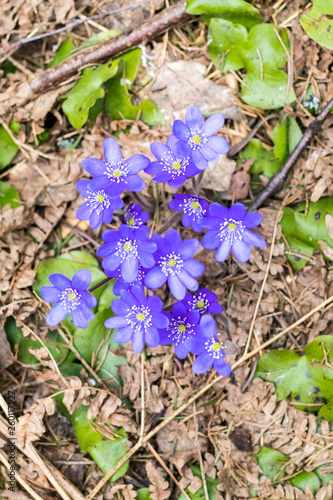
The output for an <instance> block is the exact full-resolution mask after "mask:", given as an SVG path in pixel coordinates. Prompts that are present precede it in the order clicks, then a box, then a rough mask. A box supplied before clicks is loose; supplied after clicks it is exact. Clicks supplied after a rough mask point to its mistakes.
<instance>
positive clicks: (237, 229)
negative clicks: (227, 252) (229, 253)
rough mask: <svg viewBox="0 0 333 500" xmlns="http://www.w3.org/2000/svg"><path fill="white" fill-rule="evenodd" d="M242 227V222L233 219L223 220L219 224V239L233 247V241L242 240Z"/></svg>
mask: <svg viewBox="0 0 333 500" xmlns="http://www.w3.org/2000/svg"><path fill="white" fill-rule="evenodd" d="M244 230H245V228H244V226H243V223H242V221H239V220H234V219H225V220H224V221H223V222H222V223H221V224H220V235H219V236H220V239H221V240H224V239H226V240H228V241H230V243H231V245H233V243H234V241H235V240H241V239H242V238H243V233H244Z"/></svg>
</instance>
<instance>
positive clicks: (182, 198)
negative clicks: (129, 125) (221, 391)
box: [41, 106, 265, 376]
mask: <svg viewBox="0 0 333 500" xmlns="http://www.w3.org/2000/svg"><path fill="white" fill-rule="evenodd" d="M223 124H224V118H223V116H222V115H221V114H220V113H215V114H213V115H211V116H210V117H209V118H208V119H207V120H206V121H204V119H203V116H202V113H201V111H200V110H199V108H197V107H196V106H190V107H189V108H188V109H187V111H186V113H185V123H184V122H182V121H181V120H175V122H174V124H173V129H172V130H173V135H171V136H170V137H169V138H168V139H167V141H166V144H163V143H161V142H154V143H153V144H151V152H152V153H153V155H154V156H155V158H156V161H150V159H149V158H147V157H146V156H143V155H141V154H135V155H133V156H131V157H130V158H128V159H126V160H124V159H123V156H122V153H121V150H120V148H119V146H118V144H117V142H116V141H115V139H113V138H107V139H105V140H104V144H103V150H104V160H99V159H97V158H88V159H86V160H84V161H83V163H82V166H83V168H84V169H85V170H86V172H88V174H90V175H91V176H92V178H91V179H89V180H88V179H83V180H79V181H78V183H77V189H78V191H79V193H80V194H81V195H82V196H83V197H84V198H85V199H86V201H85V202H84V203H83V204H82V205H81V206H80V208H79V209H78V211H77V218H78V219H79V220H89V224H90V227H91V228H92V229H97V228H98V227H99V226H100V225H101V224H102V223H104V224H110V223H111V222H112V220H113V216H114V211H119V210H121V209H122V208H123V206H124V199H123V198H124V196H125V193H124V191H125V190H126V191H127V192H137V191H142V190H143V188H144V187H145V183H144V181H143V179H142V178H141V177H140V176H139V175H138V174H139V173H140V172H141V171H144V172H145V173H146V174H151V175H153V176H154V179H153V180H154V181H155V182H157V183H164V182H167V183H168V184H169V186H171V187H172V188H180V187H181V186H182V185H183V184H184V183H185V181H186V179H187V178H189V177H193V176H195V175H198V174H202V172H203V171H204V170H205V169H206V168H207V166H208V162H216V161H218V159H219V155H220V154H226V153H227V152H228V150H229V146H228V143H227V141H226V140H225V139H224V138H222V137H220V136H217V135H215V134H216V133H217V132H218V131H219V129H220V128H221V127H222V126H223ZM196 185H197V183H196V184H193V187H195V186H196ZM191 193H193V194H191ZM169 207H170V208H171V209H172V210H174V211H178V212H182V224H183V226H184V227H186V228H192V229H193V230H194V231H195V232H196V233H201V232H202V231H203V230H204V229H206V230H207V232H206V234H204V235H203V237H202V239H201V245H202V247H203V248H204V249H207V250H212V249H216V254H215V256H216V260H217V261H218V262H222V261H224V260H226V259H227V257H228V255H229V253H230V251H231V252H232V253H233V255H234V256H235V257H236V259H238V261H240V262H246V261H247V260H248V259H249V258H250V252H251V249H250V246H251V245H252V246H256V247H263V246H265V241H264V240H263V239H262V238H261V237H260V236H259V235H258V234H256V233H254V232H252V231H250V229H253V228H255V227H256V226H258V225H259V224H260V222H261V221H262V216H261V215H260V214H258V213H247V212H246V207H245V206H244V205H242V204H241V203H236V204H234V205H233V206H231V207H230V208H226V207H224V206H222V205H221V204H219V203H210V202H209V200H206V199H204V198H200V197H199V196H198V195H197V193H196V191H195V190H194V189H193V190H191V191H190V192H187V193H186V192H185V193H177V194H175V195H174V197H173V199H172V200H171V201H170V203H169ZM117 215H118V217H120V218H121V220H122V221H123V222H122V223H121V224H120V226H119V227H118V229H117V230H115V229H110V228H109V229H106V230H104V232H103V233H102V238H103V241H104V243H103V244H102V245H101V246H100V247H99V248H98V250H97V255H98V257H101V258H102V259H103V260H102V266H103V269H104V271H105V274H106V275H107V276H108V277H110V278H114V279H115V283H114V285H113V292H114V293H115V294H116V295H117V296H118V297H120V298H119V299H115V300H113V301H112V304H111V309H112V311H113V313H114V316H112V317H110V318H109V319H107V320H106V321H105V326H106V327H107V328H111V329H115V330H116V331H115V333H114V340H115V342H118V343H124V342H129V341H131V342H132V349H133V351H134V352H135V353H140V352H142V350H143V349H144V345H145V344H147V345H148V346H150V347H156V346H158V345H171V344H173V346H174V351H175V354H176V356H177V357H178V358H179V359H185V358H186V357H187V356H188V355H189V354H190V353H192V354H194V355H196V359H195V361H194V363H193V371H194V373H197V374H201V373H205V372H206V371H207V370H209V369H210V368H211V367H212V366H213V367H214V369H215V370H216V371H217V372H218V373H219V374H220V375H222V376H228V375H230V372H231V367H230V366H229V365H228V364H227V363H226V361H225V359H224V358H225V355H227V354H235V352H236V348H235V346H234V344H233V343H232V342H230V341H227V340H222V339H221V338H220V337H221V334H220V333H219V332H218V331H217V327H216V323H215V320H214V319H213V317H212V316H211V314H220V313H221V312H222V306H221V304H219V303H218V296H217V295H216V294H215V293H213V292H211V291H209V290H208V289H207V288H201V289H199V283H198V280H197V278H199V277H200V276H201V275H202V274H203V273H204V271H205V266H204V265H203V264H202V263H201V262H199V260H197V258H195V254H196V252H197V250H198V248H199V245H200V243H199V240H198V239H196V238H193V239H185V240H183V239H182V237H181V235H180V233H179V231H177V230H175V229H169V230H167V231H166V232H165V234H164V236H163V233H162V234H152V235H151V234H150V231H151V230H150V228H149V227H148V225H147V222H148V220H149V214H148V213H147V212H143V211H142V209H141V206H140V204H138V203H136V204H134V203H130V204H129V205H128V207H127V209H126V210H125V213H123V212H120V213H119V212H118V214H117ZM170 226H171V223H170ZM49 279H50V282H51V284H52V285H53V286H44V287H42V288H41V295H42V297H43V299H44V300H46V301H48V302H51V303H54V305H53V307H52V309H51V311H50V312H49V314H48V316H47V318H46V320H47V323H48V324H49V325H51V326H54V325H57V324H58V323H60V322H61V321H62V320H64V319H65V318H66V316H67V314H69V313H70V314H71V316H72V321H73V323H74V325H75V326H76V327H77V328H86V327H87V325H88V321H89V320H92V319H93V318H94V313H93V311H92V309H93V308H94V307H95V306H96V305H97V301H96V298H95V297H94V296H93V295H92V294H91V293H89V291H88V287H89V284H90V281H91V275H90V272H89V271H87V270H81V271H78V272H77V273H76V274H75V275H74V276H73V278H72V280H70V279H69V278H67V277H65V276H62V275H60V274H51V275H50V277H49ZM165 284H167V285H168V288H169V290H170V294H171V295H172V296H173V297H174V299H176V302H175V303H174V304H173V306H172V311H171V312H169V311H170V309H169V310H168V311H164V310H163V302H162V300H161V299H160V298H159V297H158V296H157V295H153V294H152V293H151V292H150V290H157V289H159V288H160V287H162V286H163V285H165ZM94 289H95V287H94V288H93V289H92V290H94ZM189 292H193V294H191V293H189Z"/></svg>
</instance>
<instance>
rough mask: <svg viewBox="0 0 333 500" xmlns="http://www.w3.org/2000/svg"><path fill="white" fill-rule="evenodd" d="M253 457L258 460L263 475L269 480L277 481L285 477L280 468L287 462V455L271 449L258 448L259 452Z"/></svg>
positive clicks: (283, 471) (283, 470)
mask: <svg viewBox="0 0 333 500" xmlns="http://www.w3.org/2000/svg"><path fill="white" fill-rule="evenodd" d="M254 456H255V457H256V459H257V460H258V464H259V465H260V468H261V470H262V472H263V474H265V476H266V477H268V478H269V479H272V480H273V479H274V480H279V479H281V478H282V477H283V476H284V475H285V469H282V468H283V466H284V464H285V463H287V462H288V461H289V457H288V456H287V455H284V454H283V453H280V452H279V451H277V450H273V449H272V448H267V447H266V446H260V450H259V452H258V453H257V454H255V455H254ZM281 469H282V470H281Z"/></svg>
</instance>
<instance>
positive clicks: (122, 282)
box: [104, 264, 148, 296]
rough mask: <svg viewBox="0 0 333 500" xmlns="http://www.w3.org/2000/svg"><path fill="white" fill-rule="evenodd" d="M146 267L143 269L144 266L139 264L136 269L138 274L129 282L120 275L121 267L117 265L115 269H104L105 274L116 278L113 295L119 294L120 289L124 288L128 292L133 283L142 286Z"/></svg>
mask: <svg viewBox="0 0 333 500" xmlns="http://www.w3.org/2000/svg"><path fill="white" fill-rule="evenodd" d="M147 271H148V269H145V268H144V267H142V266H141V264H139V270H138V275H137V277H136V279H135V280H134V281H132V282H131V283H128V282H127V281H125V280H124V279H123V278H122V277H121V268H120V267H119V268H118V269H116V270H115V271H108V270H107V269H104V272H105V274H106V275H107V276H110V278H117V281H116V282H115V284H114V285H113V293H114V294H115V295H118V296H120V292H121V290H126V291H127V292H130V291H131V290H132V287H133V286H135V285H139V286H141V288H143V280H144V278H145V276H146V274H147Z"/></svg>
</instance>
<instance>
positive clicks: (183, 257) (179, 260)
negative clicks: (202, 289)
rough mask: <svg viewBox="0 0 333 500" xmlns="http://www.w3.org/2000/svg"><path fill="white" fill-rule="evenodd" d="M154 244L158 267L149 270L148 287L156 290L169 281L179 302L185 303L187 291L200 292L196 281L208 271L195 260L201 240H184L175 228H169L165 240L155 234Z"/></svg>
mask: <svg viewBox="0 0 333 500" xmlns="http://www.w3.org/2000/svg"><path fill="white" fill-rule="evenodd" d="M152 241H153V242H154V243H156V245H157V252H156V254H155V259H156V265H155V266H154V267H153V268H152V269H150V270H149V271H148V273H147V276H146V278H145V280H144V284H145V286H146V287H147V288H149V289H151V290H154V289H155V288H160V287H161V286H162V285H164V283H165V282H166V281H167V282H168V285H169V288H170V291H171V293H172V295H173V296H174V297H175V298H176V299H177V300H183V298H184V297H185V293H186V288H188V289H189V290H191V291H192V292H195V291H196V290H198V282H197V280H196V279H195V278H197V277H198V276H200V275H201V274H202V273H203V272H204V270H205V266H204V265H203V264H201V263H200V262H198V261H197V260H195V259H191V257H192V255H193V254H194V253H195V252H196V250H197V248H198V246H199V241H198V240H195V239H193V240H186V241H182V239H181V236H180V234H179V232H178V231H176V230H175V229H169V231H167V232H166V234H165V236H164V238H162V236H160V235H158V234H153V236H152ZM146 267H147V266H146Z"/></svg>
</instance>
